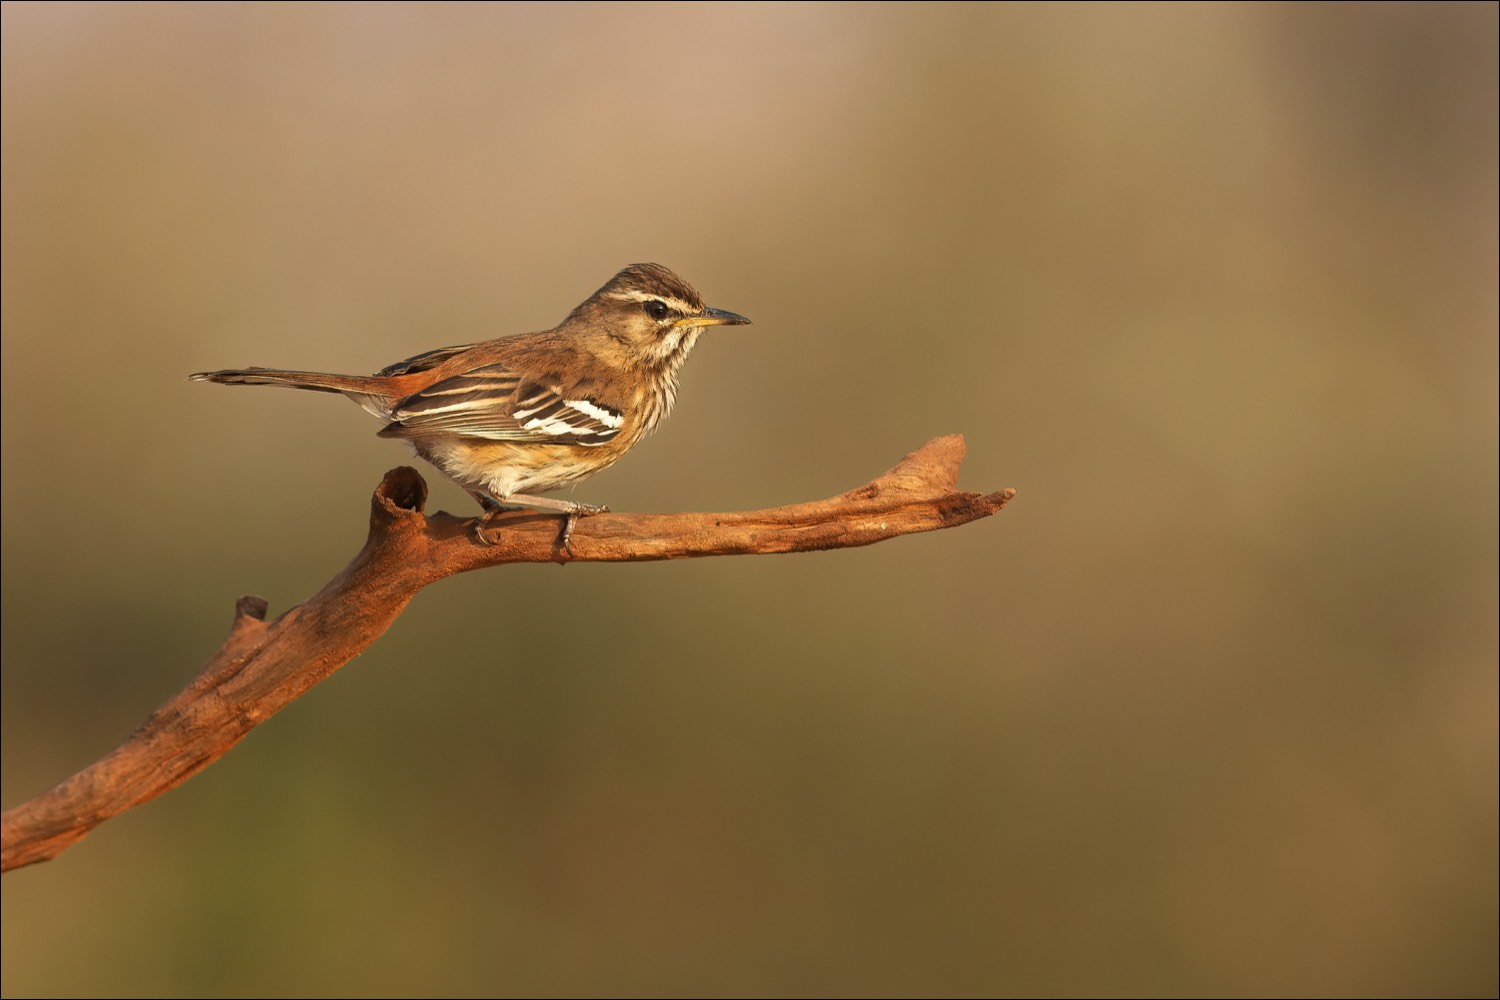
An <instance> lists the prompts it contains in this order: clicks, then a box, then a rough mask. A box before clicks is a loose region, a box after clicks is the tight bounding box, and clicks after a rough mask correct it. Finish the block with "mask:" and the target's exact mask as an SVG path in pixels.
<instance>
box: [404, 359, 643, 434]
mask: <svg viewBox="0 0 1500 1000" xmlns="http://www.w3.org/2000/svg"><path fill="white" fill-rule="evenodd" d="M391 420H392V423H390V424H389V425H388V426H386V427H385V429H384V430H382V431H381V432H380V436H381V437H396V438H423V437H432V436H437V435H448V434H453V435H458V436H460V437H477V438H489V439H490V440H493V441H526V442H536V443H547V444H578V445H601V444H605V443H606V442H608V441H609V440H610V439H611V438H613V437H614V436H615V435H616V434H618V433H619V432H620V426H621V424H622V423H623V422H624V417H623V415H622V414H621V413H620V411H619V410H616V409H614V408H613V407H609V406H605V405H604V404H602V403H599V402H597V401H595V400H592V399H588V398H586V397H584V396H583V395H581V394H578V396H577V398H574V394H571V393H567V392H565V391H564V390H563V388H562V387H561V386H556V385H547V384H544V383H542V382H538V381H534V380H532V379H529V378H527V377H525V376H523V375H518V374H517V373H515V372H513V371H511V370H510V369H509V368H507V367H506V366H505V365H501V364H496V365H485V366H484V367H482V368H475V369H473V370H472V371H467V372H464V373H463V374H462V375H454V376H453V377H451V378H445V379H443V380H441V381H439V382H434V383H433V384H432V385H430V386H428V387H427V388H425V389H423V390H422V391H421V392H418V393H414V394H413V395H410V396H407V397H406V398H405V399H402V400H400V401H398V402H397V403H396V406H395V408H394V409H392V411H391Z"/></svg>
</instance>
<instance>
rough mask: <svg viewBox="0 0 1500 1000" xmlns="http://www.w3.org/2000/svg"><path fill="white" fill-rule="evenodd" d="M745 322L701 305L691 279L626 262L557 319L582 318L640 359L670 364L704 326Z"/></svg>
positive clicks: (673, 365)
mask: <svg viewBox="0 0 1500 1000" xmlns="http://www.w3.org/2000/svg"><path fill="white" fill-rule="evenodd" d="M749 322H750V321H749V320H748V319H746V318H745V317H743V316H741V315H739V314H738V313H732V312H728V311H726V310H723V309H713V308H711V307H709V306H706V305H704V304H703V298H702V296H700V295H699V294H698V293H697V292H696V291H695V290H694V289H693V286H692V285H689V284H688V283H687V282H686V281H683V280H682V279H681V278H679V277H678V276H677V275H676V274H674V273H673V272H672V271H671V270H669V269H668V268H665V267H662V266H661V265H660V264H631V265H630V266H629V267H627V268H625V269H624V270H623V271H621V272H620V273H619V274H617V275H615V276H614V277H613V278H610V279H609V281H608V282H606V283H605V285H604V287H603V288H601V289H599V290H598V291H597V292H595V293H594V294H593V295H590V296H589V297H588V299H586V300H585V301H584V302H583V304H582V305H580V306H579V307H578V308H577V309H574V310H573V312H572V313H571V314H570V315H569V316H568V318H567V319H566V320H564V322H563V325H564V326H570V325H573V324H575V323H587V324H589V325H590V326H594V327H595V328H597V329H600V330H602V331H603V332H605V333H607V334H608V335H609V336H610V337H612V338H614V339H615V340H616V341H618V342H619V343H620V344H622V345H623V346H625V347H626V348H627V349H629V350H630V352H631V353H632V354H633V355H635V356H636V357H638V358H639V359H640V360H641V362H642V363H645V364H648V365H662V366H668V367H671V368H673V369H675V368H676V367H677V366H678V365H680V364H681V363H682V361H683V359H684V358H686V357H687V353H688V351H690V350H692V347H693V344H694V343H695V342H696V341H697V339H698V334H700V333H702V332H703V331H704V330H705V329H707V328H708V327H711V326H740V325H743V324H746V323H749Z"/></svg>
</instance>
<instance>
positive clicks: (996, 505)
mask: <svg viewBox="0 0 1500 1000" xmlns="http://www.w3.org/2000/svg"><path fill="white" fill-rule="evenodd" d="M963 456H964V441H963V438H962V437H961V436H959V435H951V436H949V437H942V438H936V439H934V440H932V441H929V442H928V443H927V444H926V445H924V446H923V447H922V448H920V449H918V450H917V451H914V452H912V453H911V454H910V455H907V456H906V457H905V458H904V459H902V460H901V462H900V463H899V464H897V465H896V467H895V468H893V469H891V470H890V471H889V472H887V473H885V474H884V475H883V476H880V477H879V478H878V479H875V480H873V481H872V482H870V483H867V484H866V485H864V486H861V487H859V488H857V489H853V490H850V491H849V492H847V493H843V494H840V495H839V496H836V497H831V498H829V499H827V500H819V501H815V502H812V503H804V504H793V505H791V506H788V507H776V508H772V509H769V510H758V511H749V512H745V513H732V514H597V515H594V516H592V517H588V518H585V519H582V520H580V521H579V522H578V524H577V527H576V529H575V530H574V532H573V537H572V544H571V552H566V551H564V550H563V549H562V548H561V547H560V546H559V544H558V538H559V532H558V519H557V517H556V516H555V515H549V514H537V513H534V512H525V511H518V512H516V513H514V514H507V515H503V516H502V517H500V518H499V519H497V520H494V521H492V522H491V524H492V525H493V526H492V527H491V528H489V529H488V531H487V532H486V537H487V538H488V539H490V540H492V541H493V542H494V544H492V545H481V544H479V543H478V542H476V541H475V539H474V536H473V528H474V522H473V520H472V519H468V518H458V517H454V516H452V515H450V514H445V513H437V514H434V515H431V516H427V515H425V514H424V513H423V507H424V505H425V504H426V502H427V484H426V483H425V482H424V481H423V480H422V477H421V476H419V475H418V474H417V472H416V470H414V469H411V468H407V467H404V466H403V467H401V468H398V469H393V470H391V471H390V472H388V473H386V476H385V479H384V480H383V481H382V482H381V484H380V486H379V487H378V488H377V489H376V490H375V495H374V497H373V498H372V500H371V503H370V533H369V537H368V538H367V540H366V541H365V545H364V548H362V549H361V550H360V551H359V554H358V555H356V556H355V557H354V559H353V561H352V562H350V563H349V565H348V566H346V567H345V568H344V570H343V572H341V573H339V574H338V576H336V577H334V578H333V579H332V580H330V581H329V582H328V584H327V585H326V586H325V587H324V588H323V589H322V590H320V591H318V593H316V594H314V595H313V596H312V597H310V598H309V599H308V600H306V601H304V602H303V603H302V604H299V605H297V606H295V607H293V608H291V609H290V610H289V611H287V612H286V613H285V614H283V615H282V616H281V617H280V618H277V619H275V620H274V621H271V622H267V621H266V620H265V615H266V602H265V600H264V599H262V598H259V597H241V598H240V599H239V601H238V603H237V604H236V606H235V617H234V622H233V624H232V625H231V626H230V629H229V636H228V638H227V639H225V641H224V645H223V646H222V647H221V648H220V649H219V651H218V652H217V653H215V654H214V655H213V657H212V658H211V659H210V660H209V661H208V663H207V664H205V665H204V667H203V669H202V670H201V671H199V673H198V675H197V676H196V677H195V678H194V679H193V680H192V682H191V683H190V684H188V686H187V687H185V688H184V689H183V690H181V691H179V692H178V693H177V694H175V695H174V696H172V697H171V698H170V699H168V701H167V702H166V703H165V704H163V705H162V706H161V707H160V708H158V709H157V710H156V711H155V712H153V713H152V714H151V717H150V718H148V719H147V720H146V721H145V723H143V724H142V725H141V727H140V728H139V729H138V730H136V731H135V733H134V734H133V735H131V737H130V738H129V739H127V740H126V741H125V742H124V743H122V744H121V745H120V746H119V747H117V748H116V749H115V750H113V751H112V752H110V753H109V754H108V755H107V756H105V757H103V758H101V759H100V760H98V761H96V762H95V763H93V764H91V765H89V766H88V767H86V768H84V769H83V770H82V771H80V772H78V773H77V774H75V775H74V776H73V777H71V778H69V779H67V780H66V781H64V782H63V783H62V784H60V785H57V786H56V787H55V788H53V789H51V790H50V791H48V792H45V793H44V794H42V795H40V796H38V797H37V798H35V799H32V800H31V801H30V802H26V803H24V804H22V805H19V806H17V807H15V808H14V809H11V810H9V811H7V812H6V813H5V814H4V815H3V816H0V871H9V870H11V869H12V868H19V867H21V866H23V865H29V864H33V863H35V862H38V861H47V860H50V859H52V858H55V857H57V856H58V855H59V854H61V853H62V852H63V851H64V850H66V849H67V848H68V847H69V845H71V844H73V843H74V842H76V841H78V840H80V839H81V838H82V837H84V836H85V835H86V834H87V833H88V832H89V831H90V830H92V829H93V828H94V827H96V826H98V825H99V824H100V823H102V822H104V821H105V820H107V819H109V818H110V817H111V816H114V815H117V814H118V813H121V812H123V811H125V810H126V809H129V808H131V807H132V806H137V805H140V804H141V803H142V802H146V801H147V800H149V799H152V798H155V797H156V796H158V795H160V794H161V793H162V792H164V791H166V790H167V789H169V788H172V787H173V786H175V785H177V784H180V783H181V782H183V781H186V780H187V779H188V778H190V777H192V776H193V775H194V774H196V773H197V772H198V771H200V770H202V769H203V768H205V767H207V766H208V765H209V764H211V763H213V762H214V761H215V760H218V759H219V758H220V757H221V756H223V755H224V754H225V753H226V752H228V750H229V748H230V747H232V746H234V745H235V744H236V743H238V742H239V741H240V740H241V739H243V738H244V736H245V734H246V733H248V732H249V731H250V730H251V729H253V728H254V727H255V726H257V725H259V724H260V723H261V722H264V721H265V720H266V719H268V718H270V717H271V716H272V715H274V714H276V713H277V712H278V711H280V710H281V709H282V708H284V707H286V705H288V704H289V703H290V702H292V701H293V700H294V699H296V698H297V697H298V696H299V695H301V694H302V693H303V692H304V691H306V690H307V689H308V688H310V687H312V686H313V685H314V684H316V683H318V682H319V681H321V680H322V679H323V678H325V677H327V676H328V675H329V674H332V673H333V672H334V671H335V670H337V669H338V668H339V667H341V666H343V665H344V664H345V663H347V662H349V660H351V659H353V658H354V657H355V656H356V655H358V654H359V653H360V652H362V651H363V650H364V649H365V648H366V647H368V646H369V645H370V644H371V643H372V642H374V641H375V640H376V639H378V638H379V637H380V635H381V634H382V633H383V632H385V630H386V629H387V628H389V627H390V624H391V622H393V621H395V619H396V616H397V615H399V614H400V613H401V611H402V609H403V608H405V607H406V604H407V602H408V601H410V600H411V599H412V597H413V596H414V595H415V594H416V593H417V591H419V590H421V589H422V588H423V587H425V586H426V585H427V584H429V583H433V582H435V581H437V580H441V579H443V578H444V577H448V576H452V575H453V574H455V573H463V572H467V571H468V570H473V569H480V568H483V567H486V566H498V565H500V564H502V563H515V562H549V561H555V562H568V561H570V560H574V559H576V560H581V561H601V562H633V561H637V560H649V559H681V558H687V557H693V556H712V555H749V554H756V553H772V552H805V551H809V550H814V549H835V548H845V547H849V546H855V545H870V544H872V543H874V542H879V541H882V540H884V539H887V538H893V537H895V536H897V535H906V534H912V533H914V532H919V531H933V530H936V529H938V528H952V527H957V526H958V525H960V524H967V523H968V522H970V521H973V520H976V519H978V518H981V517H988V516H989V515H991V514H994V513H996V512H998V511H999V510H1000V509H1001V508H1002V507H1004V506H1005V504H1006V503H1007V502H1008V501H1009V500H1010V499H1011V497H1013V496H1014V495H1015V491H1014V490H1002V491H1000V492H999V493H989V494H980V493H960V492H957V491H955V489H954V485H955V483H956V482H957V479H958V467H959V464H960V463H961V462H962V461H963Z"/></svg>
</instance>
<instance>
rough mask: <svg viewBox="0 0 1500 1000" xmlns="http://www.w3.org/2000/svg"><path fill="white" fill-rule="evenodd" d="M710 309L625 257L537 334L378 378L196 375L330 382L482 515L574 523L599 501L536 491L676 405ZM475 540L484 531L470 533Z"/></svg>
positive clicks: (562, 481) (432, 355) (637, 435)
mask: <svg viewBox="0 0 1500 1000" xmlns="http://www.w3.org/2000/svg"><path fill="white" fill-rule="evenodd" d="M749 322H750V321H749V320H748V319H746V318H745V317H743V316H739V315H736V314H735V313H731V312H725V311H723V310H720V309H710V308H708V307H707V306H705V305H704V304H703V299H702V298H701V297H699V295H698V293H697V292H696V291H694V290H693V287H692V286H691V285H689V284H688V283H687V282H685V281H683V280H682V279H681V278H679V277H678V276H677V275H676V274H673V273H672V272H671V271H670V270H668V269H667V268H665V267H662V266H661V265H660V264H632V265H631V266H630V267H627V268H625V269H624V270H623V271H621V272H620V273H619V274H617V275H615V276H614V277H613V278H611V279H610V280H609V281H608V282H607V283H606V284H605V285H604V287H603V288H600V289H599V290H598V291H597V292H595V293H594V294H593V295H591V296H589V297H588V298H587V299H585V300H584V301H583V302H582V303H581V304H579V305H578V307H577V308H575V309H574V310H573V311H572V312H570V313H569V314H568V316H567V318H566V319H564V320H563V321H562V323H560V324H558V325H557V326H556V327H554V328H553V329H551V330H546V331H543V332H541V333H527V334H519V335H516V336H511V337H500V338H498V339H496V340H486V341H484V342H482V343H478V344H465V345H462V346H459V347H443V348H438V349H437V350H434V351H428V352H426V353H424V354H418V355H416V356H415V357H412V358H408V359H407V360H405V361H401V362H398V363H396V364H394V365H390V366H389V367H386V368H383V369H381V370H380V371H379V372H377V373H375V374H374V375H328V374H323V373H320V372H303V371H288V370H281V369H274V368H241V369H228V370H225V371H217V372H200V373H199V374H196V375H192V376H189V377H190V378H193V379H195V380H197V381H200V382H219V383H221V384H225V385H280V386H287V387H289V388H293V389H310V390H314V391H318V392H337V393H342V394H343V395H345V396H348V397H349V398H350V399H352V400H354V401H355V402H356V403H358V404H359V405H360V406H362V407H364V409H366V410H367V411H369V412H370V413H372V414H374V415H375V416H377V417H379V418H381V419H382V420H384V421H386V425H385V427H384V428H383V429H382V430H381V431H380V436H381V437H390V438H401V439H403V440H406V441H408V442H410V443H411V445H412V447H413V448H414V449H416V452H417V454H419V455H421V456H422V457H423V458H424V459H426V460H427V461H429V462H431V463H432V464H433V465H435V466H436V467H437V468H438V469H439V470H441V471H442V472H443V474H444V475H446V476H448V477H449V478H450V479H452V480H453V481H454V482H456V483H458V484H459V485H460V486H462V487H463V488H464V489H465V490H467V491H468V492H469V493H470V494H471V495H472V496H474V498H475V499H477V500H478V501H479V502H480V504H481V505H482V506H483V507H484V509H485V511H486V512H491V511H494V510H497V509H499V508H501V507H502V506H503V505H505V504H519V505H522V506H527V507H535V508H539V509H542V510H551V511H558V512H560V513H563V514H566V515H568V520H567V522H566V524H565V526H564V531H563V544H564V546H566V544H567V539H568V535H569V534H570V532H571V530H572V524H573V519H574V518H575V517H577V516H578V515H581V514H593V513H598V512H599V511H601V510H604V509H605V508H603V507H599V506H593V505H590V504H582V503H578V502H576V501H572V500H559V499H554V498H551V497H543V496H538V495H537V494H539V493H545V492H547V491H549V490H555V489H557V488H559V487H562V486H567V485H570V484H572V483H575V482H577V481H578V480H580V479H582V478H584V477H585V476H588V475H591V474H593V473H595V472H598V471H599V470H600V469H603V468H605V467H607V466H609V465H611V464H613V463H614V462H615V461H616V460H617V459H619V458H620V456H622V455H624V454H625V452H627V451H629V450H630V448H631V447H632V446H633V445H634V444H635V443H636V442H637V441H639V440H640V439H641V438H642V437H643V436H644V435H645V434H646V433H647V432H649V431H650V430H651V429H652V428H653V427H655V426H656V424H657V422H658V421H660V420H661V419H662V418H663V417H665V416H666V415H667V413H668V411H670V410H671V408H672V402H673V400H674V398H675V397H676V395H677V373H678V371H679V370H680V369H681V367H682V363H683V361H685V360H686V359H687V356H688V353H689V352H690V351H691V350H692V349H693V345H694V344H695V343H697V340H698V335H699V334H700V333H702V332H703V330H704V329H705V328H707V327H710V326H721V325H737V324H743V323H749ZM476 534H477V537H479V538H480V539H481V540H483V537H484V536H483V532H482V530H480V531H478V532H476Z"/></svg>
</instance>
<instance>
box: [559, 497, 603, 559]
mask: <svg viewBox="0 0 1500 1000" xmlns="http://www.w3.org/2000/svg"><path fill="white" fill-rule="evenodd" d="M607 513H609V508H608V507H607V506H605V505H604V504H602V503H580V504H577V505H576V506H575V507H574V508H573V509H572V510H570V511H568V512H567V514H565V515H563V526H562V534H561V535H559V536H558V539H557V541H558V544H559V545H560V546H562V550H563V551H564V552H566V553H567V554H568V555H569V556H572V555H574V554H575V553H574V552H573V525H575V524H577V523H578V519H579V518H580V517H590V516H592V515H594V514H607Z"/></svg>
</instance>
